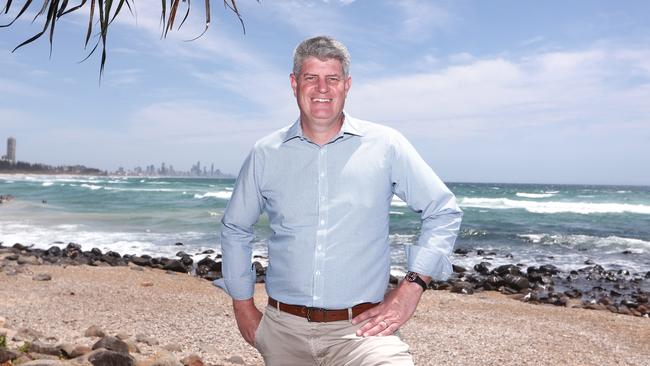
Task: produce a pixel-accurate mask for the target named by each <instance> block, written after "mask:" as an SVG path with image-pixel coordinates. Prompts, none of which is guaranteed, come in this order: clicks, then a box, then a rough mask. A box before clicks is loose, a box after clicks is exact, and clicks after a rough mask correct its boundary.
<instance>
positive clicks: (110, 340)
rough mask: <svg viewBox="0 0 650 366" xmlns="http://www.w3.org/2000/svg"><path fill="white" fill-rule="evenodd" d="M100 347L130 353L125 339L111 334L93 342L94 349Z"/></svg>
mask: <svg viewBox="0 0 650 366" xmlns="http://www.w3.org/2000/svg"><path fill="white" fill-rule="evenodd" d="M99 348H105V349H107V350H109V351H115V352H119V353H125V354H128V353H129V346H127V345H126V343H124V341H122V340H120V339H117V338H116V337H111V336H107V337H104V338H102V339H100V340H99V341H97V342H96V343H95V344H93V347H92V349H94V350H95V349H99Z"/></svg>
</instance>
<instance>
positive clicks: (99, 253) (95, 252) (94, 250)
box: [90, 248, 103, 258]
mask: <svg viewBox="0 0 650 366" xmlns="http://www.w3.org/2000/svg"><path fill="white" fill-rule="evenodd" d="M90 253H91V254H92V255H93V256H95V257H97V258H100V257H101V256H102V255H103V254H102V251H101V250H99V248H92V249H91V250H90Z"/></svg>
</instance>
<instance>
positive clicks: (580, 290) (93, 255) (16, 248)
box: [0, 243, 650, 321]
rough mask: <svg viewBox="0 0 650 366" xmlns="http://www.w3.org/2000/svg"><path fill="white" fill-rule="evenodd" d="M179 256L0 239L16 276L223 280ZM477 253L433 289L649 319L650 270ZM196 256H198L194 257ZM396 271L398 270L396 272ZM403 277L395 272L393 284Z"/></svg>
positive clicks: (214, 261) (260, 265)
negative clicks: (117, 273) (116, 274)
mask: <svg viewBox="0 0 650 366" xmlns="http://www.w3.org/2000/svg"><path fill="white" fill-rule="evenodd" d="M175 246H176V247H177V248H178V252H177V253H176V257H175V258H166V257H152V256H150V255H146V254H145V255H129V254H124V255H122V254H120V253H117V252H114V251H108V252H105V253H103V252H102V251H101V250H100V249H98V248H93V249H92V250H90V251H84V250H83V249H82V247H81V245H79V244H74V243H69V244H67V246H65V245H53V246H51V247H49V248H48V249H40V248H33V247H31V246H25V245H22V244H19V243H17V244H14V245H13V246H11V247H7V246H3V244H2V243H0V270H2V271H3V272H4V273H5V274H7V275H16V274H18V273H19V272H20V266H21V265H25V264H30V265H39V264H54V265H64V266H66V265H89V266H111V267H121V266H130V265H135V266H138V267H142V268H151V269H161V270H165V271H168V272H173V273H183V274H191V275H193V276H195V277H196V278H198V279H204V280H207V281H209V283H211V282H213V281H215V280H217V279H219V278H221V276H222V274H221V254H219V253H216V252H215V251H214V250H212V249H209V250H205V251H202V252H200V253H194V254H188V253H186V252H185V251H184V246H183V244H182V243H176V244H175ZM476 253H477V255H480V256H482V257H483V258H484V259H485V260H483V261H481V262H480V263H477V264H475V265H474V266H473V267H471V268H465V267H462V266H459V265H453V273H452V275H451V276H450V278H449V279H447V280H445V281H432V282H431V284H430V285H429V288H431V289H432V290H447V291H450V292H453V293H459V294H464V295H472V294H474V293H483V292H499V293H501V294H505V295H509V296H510V297H511V298H513V299H516V300H519V301H522V302H527V303H532V304H551V305H555V306H560V307H571V308H582V309H588V310H604V311H609V312H612V313H618V314H623V315H628V316H633V317H637V318H641V319H643V320H646V321H647V320H648V319H650V271H648V272H646V273H630V272H629V271H627V270H606V269H605V268H603V267H602V266H600V265H598V264H597V263H595V262H587V263H585V264H584V265H582V266H581V267H578V266H576V269H573V270H570V271H561V270H560V269H559V268H557V267H555V266H554V265H552V264H545V265H541V266H532V265H531V266H527V267H526V266H524V265H522V264H512V263H510V264H501V265H493V264H492V263H491V262H489V261H488V260H489V259H490V258H493V257H494V254H495V253H491V252H485V251H483V250H481V249H478V250H477V251H476ZM454 254H455V255H457V256H466V255H468V254H473V251H471V250H466V249H456V250H455V251H454ZM195 258H196V260H195ZM253 262H254V263H253V264H254V267H255V269H256V272H257V283H264V281H265V275H266V263H267V258H266V257H263V256H254V257H253ZM391 272H394V271H391ZM400 279H401V278H399V277H396V276H394V275H393V274H391V275H390V282H389V286H394V285H395V284H397V283H398V281H399V280H400Z"/></svg>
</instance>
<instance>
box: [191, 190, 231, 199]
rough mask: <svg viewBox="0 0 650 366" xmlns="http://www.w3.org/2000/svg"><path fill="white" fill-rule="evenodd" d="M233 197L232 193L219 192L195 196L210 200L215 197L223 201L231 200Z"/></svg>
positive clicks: (195, 196)
mask: <svg viewBox="0 0 650 366" xmlns="http://www.w3.org/2000/svg"><path fill="white" fill-rule="evenodd" d="M231 196H232V192H229V191H218V192H208V193H205V194H198V193H197V194H195V195H194V198H199V199H202V198H208V197H214V198H219V199H222V200H229V199H230V197H231Z"/></svg>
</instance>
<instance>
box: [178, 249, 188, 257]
mask: <svg viewBox="0 0 650 366" xmlns="http://www.w3.org/2000/svg"><path fill="white" fill-rule="evenodd" d="M188 255H189V254H187V253H185V252H184V251H182V250H181V251H180V252H178V253H176V256H177V257H185V256H188Z"/></svg>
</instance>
